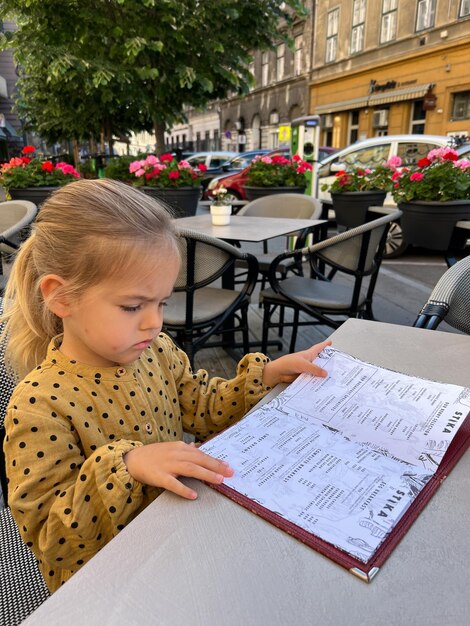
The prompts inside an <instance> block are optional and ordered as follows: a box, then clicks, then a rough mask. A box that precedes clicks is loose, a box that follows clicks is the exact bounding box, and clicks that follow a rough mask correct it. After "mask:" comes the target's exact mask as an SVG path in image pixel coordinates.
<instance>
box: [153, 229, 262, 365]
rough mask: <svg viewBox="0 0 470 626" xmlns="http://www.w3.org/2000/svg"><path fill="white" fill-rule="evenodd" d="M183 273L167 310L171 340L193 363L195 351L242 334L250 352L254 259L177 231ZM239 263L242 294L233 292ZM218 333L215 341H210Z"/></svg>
mask: <svg viewBox="0 0 470 626" xmlns="http://www.w3.org/2000/svg"><path fill="white" fill-rule="evenodd" d="M179 236H180V249H181V256H182V265H181V270H180V273H179V275H178V278H177V280H176V284H175V292H174V293H173V295H172V296H171V298H170V300H169V301H168V306H167V307H166V309H165V318H164V330H165V331H167V332H169V333H170V334H171V335H173V336H174V339H175V341H176V343H177V344H178V345H179V346H180V347H181V348H182V349H183V350H184V351H185V352H186V354H187V355H188V357H189V359H190V361H191V363H192V364H193V361H194V355H195V353H196V352H197V350H200V349H201V348H204V347H216V346H224V347H232V346H233V335H234V333H235V332H241V333H242V337H243V350H244V352H249V337H248V305H249V303H250V296H251V294H252V292H253V289H254V287H255V284H256V279H257V276H258V262H257V260H256V258H255V257H254V256H253V255H251V254H248V253H246V252H242V251H241V250H239V249H238V248H235V247H234V246H232V245H230V244H228V243H226V242H225V241H222V240H221V239H216V238H215V237H209V236H207V235H203V234H200V233H197V232H194V231H191V230H183V229H181V230H180V232H179ZM238 260H243V261H245V262H246V263H247V266H248V272H247V275H246V277H245V280H244V282H243V285H241V288H240V290H234V288H233V287H234V285H233V281H234V271H235V264H236V262H237V261H238ZM214 335H220V336H221V337H220V339H219V340H211V341H209V339H210V338H211V337H213V336H214Z"/></svg>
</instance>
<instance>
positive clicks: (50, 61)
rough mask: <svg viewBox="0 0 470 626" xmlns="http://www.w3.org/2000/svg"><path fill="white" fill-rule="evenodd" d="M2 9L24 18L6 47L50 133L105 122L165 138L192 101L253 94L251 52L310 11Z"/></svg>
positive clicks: (176, 5) (222, 5) (271, 6)
mask: <svg viewBox="0 0 470 626" xmlns="http://www.w3.org/2000/svg"><path fill="white" fill-rule="evenodd" d="M0 12H1V14H2V15H3V16H4V17H10V18H12V19H14V20H15V22H16V24H17V30H16V31H15V32H13V33H6V34H4V35H3V36H2V39H1V40H0V45H1V46H2V47H6V46H13V48H14V54H15V60H16V62H17V63H18V66H19V67H20V68H21V78H20V82H19V93H20V98H19V101H18V107H19V110H20V112H21V113H22V115H24V116H26V117H27V118H28V119H29V120H30V122H31V123H32V124H34V125H36V126H37V128H38V130H40V131H41V132H43V133H46V134H47V135H48V136H50V137H53V136H54V137H55V136H59V135H60V134H62V133H64V132H65V131H66V129H67V128H68V129H69V134H73V135H74V136H85V135H86V134H87V133H95V132H96V126H97V125H101V127H102V125H103V123H104V121H105V120H107V123H108V124H110V125H111V126H112V127H113V130H115V129H116V127H119V129H120V130H121V131H122V130H126V129H130V128H132V129H133V130H140V129H143V128H149V127H150V126H153V127H154V128H157V129H159V130H160V134H161V137H162V136H163V130H164V129H165V127H168V126H170V125H171V124H173V123H174V122H176V121H180V120H181V119H182V118H183V109H184V107H185V105H191V106H194V107H202V106H204V105H205V104H206V103H207V102H208V101H209V100H212V99H216V98H221V97H224V96H226V94H227V93H228V92H229V91H237V92H239V93H245V92H247V91H248V89H249V87H250V85H251V82H252V77H251V75H250V73H249V71H248V65H249V62H250V61H251V57H250V51H251V50H254V49H266V48H268V47H270V46H272V45H273V43H275V42H277V41H279V40H280V39H287V40H288V39H289V28H290V25H291V24H292V22H293V20H294V18H295V17H296V15H301V16H302V15H305V9H304V5H303V3H302V1H301V0H291V1H290V2H280V1H278V0H243V1H240V0H100V1H99V2H96V1H95V0H66V1H65V2H64V1H63V0H61V1H58V0H47V2H44V0H0ZM280 24H281V25H282V29H281V31H280V30H279V25H280ZM61 120H62V121H61ZM115 132H116V131H115Z"/></svg>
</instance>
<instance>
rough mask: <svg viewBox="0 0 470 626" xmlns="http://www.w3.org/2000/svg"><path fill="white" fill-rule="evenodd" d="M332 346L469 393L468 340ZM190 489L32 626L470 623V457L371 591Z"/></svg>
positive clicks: (349, 332)
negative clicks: (463, 387) (187, 497)
mask: <svg viewBox="0 0 470 626" xmlns="http://www.w3.org/2000/svg"><path fill="white" fill-rule="evenodd" d="M332 340H333V345H334V346H335V347H336V348H338V349H339V350H343V351H344V352H347V353H350V354H352V355H355V356H357V357H359V358H361V359H363V360H366V361H369V362H372V363H375V364H377V365H380V366H383V367H387V368H391V369H396V370H400V371H402V372H405V373H408V374H413V375H418V376H423V377H425V378H431V379H435V380H440V381H443V382H449V383H456V384H460V385H467V386H468V385H469V384H470V337H469V336H466V335H459V334H456V333H445V332H440V331H430V330H423V329H418V328H411V327H404V326H398V325H393V324H385V323H381V322H373V321H367V320H356V319H349V320H347V321H346V322H345V323H344V324H343V325H342V326H341V327H340V328H339V329H338V330H336V331H335V332H334V333H333V334H332ZM281 388H282V386H278V387H276V389H274V390H273V391H272V392H271V396H270V397H272V396H273V395H275V394H277V393H278V392H279V391H280V389H281ZM185 482H187V483H188V484H191V486H193V487H194V488H195V489H196V490H197V491H198V494H199V497H198V499H197V500H196V501H192V502H190V501H187V500H183V499H181V498H179V497H177V496H175V495H173V494H171V493H164V494H162V495H161V496H160V497H159V498H157V500H156V501H154V502H153V503H152V504H150V505H149V506H148V507H147V509H146V510H145V511H143V512H142V513H141V514H140V515H139V516H138V517H137V518H136V519H135V520H134V521H133V522H131V523H130V524H129V526H127V527H126V528H125V529H124V530H123V531H122V532H121V533H120V534H119V535H118V536H117V537H115V538H114V539H113V540H112V541H111V542H110V543H109V544H108V545H107V546H106V547H105V548H103V550H101V552H99V553H98V554H97V555H96V556H95V557H94V558H93V559H92V560H91V561H90V562H89V563H87V564H86V565H85V566H84V567H83V568H82V569H81V570H80V571H79V572H78V573H77V574H75V575H74V576H73V578H72V579H71V580H69V581H68V582H67V583H66V584H65V585H64V586H63V587H61V588H60V589H59V590H58V591H57V592H56V593H55V594H54V595H52V596H51V597H50V598H49V599H48V600H47V601H46V602H45V603H44V604H43V605H42V606H41V607H40V608H39V609H38V610H37V611H36V612H35V613H33V615H32V616H30V617H29V618H28V619H27V620H26V622H25V623H26V624H29V625H33V624H48V625H56V624H57V625H59V624H60V625H61V626H62V625H63V624H67V626H75V625H82V624H87V625H88V626H91V625H95V624H96V625H99V626H104V625H107V624H110V625H111V624H112V625H115V624H126V625H133V624H135V625H142V624H145V625H146V624H158V625H162V626H163V625H167V626H192V625H195V626H196V625H197V626H225V625H226V626H247V625H253V626H265V625H266V626H268V625H269V626H278V625H279V626H281V625H282V626H290V625H292V626H301V625H311V626H317V625H318V626H346V625H348V626H377V625H378V624H379V625H380V626H411V625H412V626H442V625H443V624H448V625H449V626H464V625H465V626H468V624H469V623H470V594H469V582H470V573H469V572H470V568H469V564H470V489H469V486H470V452H469V451H468V450H467V452H466V453H465V454H464V456H463V457H462V459H461V460H460V461H459V463H458V464H457V466H456V467H455V468H454V470H453V471H452V473H451V474H450V476H449V477H448V478H447V479H446V480H445V481H444V482H443V484H442V485H441V486H440V488H439V489H438V490H437V492H436V494H435V495H434V497H433V498H432V499H431V501H430V503H429V504H428V505H427V507H426V508H425V509H424V511H423V512H422V513H421V515H420V516H419V517H418V519H417V520H416V521H415V523H414V524H413V526H412V527H411V528H410V530H409V531H408V533H407V534H406V535H405V537H404V538H403V539H402V541H401V542H400V544H399V545H398V546H397V548H396V549H395V550H394V551H393V552H392V554H391V555H390V557H389V558H388V560H387V561H386V562H385V564H384V565H383V566H382V568H381V570H380V572H379V573H378V574H377V575H376V577H375V578H374V579H373V581H372V582H371V583H370V584H367V583H365V582H363V581H362V580H360V579H358V578H356V577H355V576H353V575H352V574H351V573H349V572H348V571H347V570H345V569H343V568H342V567H340V566H339V565H337V564H335V563H333V562H332V561H330V560H329V559H328V558H326V557H324V556H322V555H320V554H319V553H317V552H315V551H314V550H312V549H311V548H309V547H307V546H305V545H304V544H302V543H300V542H299V541H297V540H296V539H294V538H293V537H291V536H290V535H288V534H287V533H284V532H283V531H281V530H279V529H277V528H275V527H274V526H272V525H271V524H269V523H268V522H266V521H264V520H263V519H261V518H259V517H257V516H256V515H255V514H253V513H251V512H250V511H248V510H246V509H244V508H243V507H241V506H239V505H237V504H235V503H234V502H232V501H231V500H229V499H228V498H226V497H225V496H223V495H221V494H220V493H218V492H216V491H215V490H212V489H211V488H209V487H207V486H206V485H203V484H201V483H198V482H197V481H194V480H186V481H185Z"/></svg>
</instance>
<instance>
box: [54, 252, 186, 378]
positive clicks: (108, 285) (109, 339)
mask: <svg viewBox="0 0 470 626" xmlns="http://www.w3.org/2000/svg"><path fill="white" fill-rule="evenodd" d="M179 267H180V261H179V258H178V255H177V253H176V252H175V251H174V250H173V249H172V248H170V246H168V247H167V250H166V251H165V253H164V254H162V250H161V248H160V250H159V252H158V253H155V254H154V255H152V254H151V255H148V254H147V255H145V258H144V259H143V260H142V261H141V262H139V263H138V264H137V266H136V267H134V268H133V270H132V272H129V273H128V274H127V275H126V276H123V277H119V276H117V277H113V278H110V279H109V280H104V281H103V282H101V283H100V284H98V285H95V286H93V287H90V288H89V289H87V290H86V291H85V292H84V293H83V294H82V295H81V296H80V298H78V299H75V300H73V301H72V302H70V305H69V312H68V315H67V316H66V317H64V318H63V324H64V337H63V341H62V346H61V348H60V350H61V352H62V353H63V354H64V355H65V356H67V357H68V358H69V359H71V360H76V361H78V362H79V363H83V364H86V365H96V366H99V367H112V366H114V365H116V364H127V363H132V362H133V361H135V360H136V359H137V358H138V357H139V356H140V354H141V353H142V351H143V350H145V348H147V347H148V346H149V345H150V344H151V343H152V341H153V339H154V338H155V337H156V336H157V335H158V334H159V333H160V331H161V329H162V324H163V307H164V305H165V302H166V300H168V298H169V297H170V296H171V293H172V291H173V286H174V283H175V280H176V278H177V276H178V271H179Z"/></svg>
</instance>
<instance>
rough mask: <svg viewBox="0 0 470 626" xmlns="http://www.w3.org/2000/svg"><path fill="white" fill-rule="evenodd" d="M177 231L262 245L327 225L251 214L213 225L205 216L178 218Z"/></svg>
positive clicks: (318, 221) (233, 216)
mask: <svg viewBox="0 0 470 626" xmlns="http://www.w3.org/2000/svg"><path fill="white" fill-rule="evenodd" d="M176 223H177V225H178V227H179V228H188V229H190V230H194V231H196V232H198V233H202V234H204V235H209V236H211V237H216V238H218V239H225V240H226V241H247V242H254V243H256V242H261V241H266V240H268V239H273V238H274V237H281V236H283V235H289V234H291V233H294V232H297V231H301V230H304V229H305V228H311V229H312V230H317V229H318V227H322V226H325V225H327V220H310V219H297V218H290V217H255V216H251V215H232V216H231V218H230V223H229V224H226V225H224V226H214V225H213V224H212V220H211V216H210V215H209V214H208V213H205V214H202V215H194V216H191V217H181V218H178V219H177V220H176Z"/></svg>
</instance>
